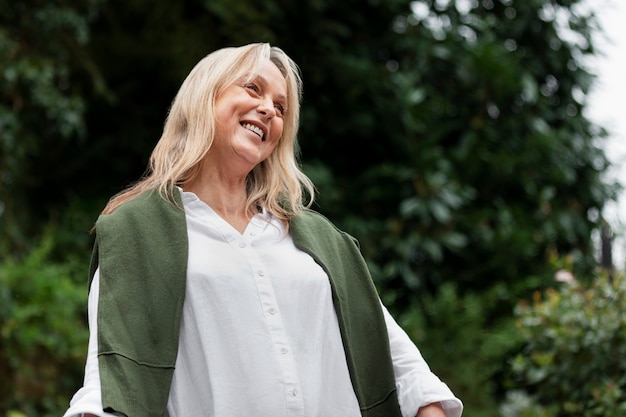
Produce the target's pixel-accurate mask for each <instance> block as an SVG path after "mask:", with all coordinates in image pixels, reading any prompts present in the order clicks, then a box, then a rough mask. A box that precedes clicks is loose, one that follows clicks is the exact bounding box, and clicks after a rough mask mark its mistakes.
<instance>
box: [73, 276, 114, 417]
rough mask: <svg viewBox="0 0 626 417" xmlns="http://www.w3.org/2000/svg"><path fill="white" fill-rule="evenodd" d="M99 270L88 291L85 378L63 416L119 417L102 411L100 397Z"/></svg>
mask: <svg viewBox="0 0 626 417" xmlns="http://www.w3.org/2000/svg"><path fill="white" fill-rule="evenodd" d="M99 275H100V274H99V271H98V270H96V272H95V274H94V276H93V284H94V285H93V286H92V289H91V290H90V292H89V300H88V307H87V315H88V318H89V345H88V348H87V363H86V364H85V379H84V381H83V386H82V387H81V388H80V389H79V390H78V391H77V392H76V394H74V397H72V400H71V401H70V407H69V408H68V409H67V411H66V412H65V414H64V415H63V417H80V416H82V415H83V414H86V413H89V414H94V415H96V416H98V417H119V414H111V413H106V412H104V411H102V398H101V394H100V371H99V370H98V323H97V312H98V297H99V292H100V291H99V287H100V286H99V280H100V277H99Z"/></svg>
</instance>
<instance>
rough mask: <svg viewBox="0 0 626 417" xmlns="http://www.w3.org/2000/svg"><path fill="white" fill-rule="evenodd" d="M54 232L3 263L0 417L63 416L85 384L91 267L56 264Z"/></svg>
mask: <svg viewBox="0 0 626 417" xmlns="http://www.w3.org/2000/svg"><path fill="white" fill-rule="evenodd" d="M53 247H54V240H53V239H52V237H51V234H50V233H48V234H47V235H46V236H45V237H44V238H43V239H42V242H41V244H40V245H39V246H38V247H37V249H35V250H33V251H32V252H31V253H29V254H28V255H27V256H26V257H24V258H23V259H21V260H18V259H17V258H13V257H8V258H5V259H2V261H1V262H0V338H1V339H0V340H1V344H0V416H8V415H33V416H34V415H38V416H57V417H58V416H59V415H61V414H62V413H63V411H64V409H65V408H67V405H68V402H69V400H70V398H71V395H72V394H73V392H74V391H75V390H76V389H77V387H78V385H79V384H80V382H81V378H82V374H83V371H84V361H85V355H86V351H87V349H86V346H87V339H88V330H87V326H86V317H85V312H86V311H87V310H86V301H87V279H86V271H87V265H86V264H85V262H84V261H83V262H81V261H78V260H72V259H70V260H69V261H67V262H66V263H53V262H51V261H50V260H49V259H48V258H49V254H50V252H51V251H52V249H53Z"/></svg>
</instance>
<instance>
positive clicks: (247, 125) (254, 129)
mask: <svg viewBox="0 0 626 417" xmlns="http://www.w3.org/2000/svg"><path fill="white" fill-rule="evenodd" d="M242 126H243V127H244V128H246V129H248V130H249V131H251V132H254V133H256V134H257V135H259V136H260V137H261V139H263V130H261V128H260V127H258V126H255V125H253V124H251V123H244V124H242Z"/></svg>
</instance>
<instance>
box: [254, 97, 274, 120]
mask: <svg viewBox="0 0 626 417" xmlns="http://www.w3.org/2000/svg"><path fill="white" fill-rule="evenodd" d="M257 111H258V112H259V113H261V114H262V115H263V116H265V117H266V118H268V119H271V118H272V117H274V116H276V109H275V108H274V103H273V102H272V101H271V100H270V99H269V98H268V99H262V100H261V102H260V103H259V106H258V107H257Z"/></svg>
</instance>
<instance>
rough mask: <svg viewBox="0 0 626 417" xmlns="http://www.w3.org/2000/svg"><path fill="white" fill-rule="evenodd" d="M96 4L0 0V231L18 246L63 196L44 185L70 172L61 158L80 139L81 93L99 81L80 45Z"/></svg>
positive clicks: (93, 1) (71, 165) (67, 157)
mask: <svg viewBox="0 0 626 417" xmlns="http://www.w3.org/2000/svg"><path fill="white" fill-rule="evenodd" d="M96 6H97V0H81V1H69V0H65V1H63V0H62V1H55V2H49V1H41V0H34V1H29V2H28V3H25V2H21V1H17V2H16V1H8V0H0V10H2V13H1V14H0V216H2V220H3V221H2V222H0V232H1V233H2V235H3V236H5V239H8V240H9V241H10V243H11V244H12V245H14V246H16V247H17V248H19V249H20V250H27V248H28V247H29V243H30V238H29V236H33V235H36V234H37V233H38V232H40V231H41V229H40V227H41V224H45V222H46V220H47V219H45V213H46V209H48V208H49V207H50V206H51V205H52V204H54V203H57V204H58V201H59V200H61V201H62V199H61V198H60V196H62V195H63V192H61V191H57V192H56V193H54V192H51V191H50V190H51V189H53V186H57V187H58V185H59V184H63V183H64V182H65V181H67V180H68V179H70V178H72V177H74V176H76V174H77V171H76V168H77V164H76V163H75V162H74V163H72V162H67V163H63V162H66V161H71V159H70V156H72V157H73V158H76V156H75V155H74V152H73V151H75V150H76V146H77V144H79V143H83V142H84V141H85V136H86V126H85V123H84V117H83V116H84V112H85V107H86V105H85V97H84V96H83V94H84V92H85V90H90V89H91V88H87V86H89V84H90V83H96V84H97V83H98V82H99V76H98V71H97V69H96V68H95V67H94V66H93V64H92V62H91V61H90V60H89V59H88V57H87V56H86V55H85V50H84V49H83V48H84V46H85V44H86V43H87V42H88V40H89V23H90V20H91V19H93V17H94V14H95V13H96ZM51 172H54V175H51ZM42 199H45V200H46V204H41V201H42ZM26 208H28V210H25V209H26ZM33 218H43V222H41V223H40V222H37V221H33V220H34V219H33ZM38 227H39V228H38ZM3 243H4V242H3Z"/></svg>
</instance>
